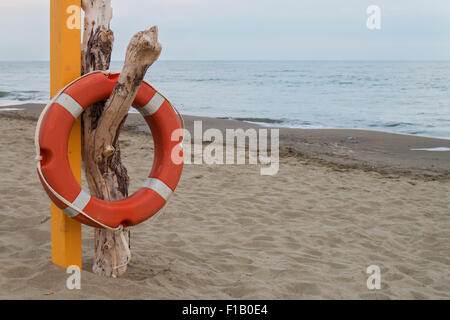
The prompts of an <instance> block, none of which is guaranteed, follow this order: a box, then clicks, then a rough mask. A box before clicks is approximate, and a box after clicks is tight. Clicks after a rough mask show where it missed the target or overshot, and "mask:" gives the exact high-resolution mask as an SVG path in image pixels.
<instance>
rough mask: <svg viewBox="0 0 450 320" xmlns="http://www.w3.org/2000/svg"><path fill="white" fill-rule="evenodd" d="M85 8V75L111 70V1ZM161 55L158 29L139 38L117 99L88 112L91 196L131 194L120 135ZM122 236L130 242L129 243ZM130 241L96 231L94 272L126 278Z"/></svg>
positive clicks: (90, 2) (93, 1)
mask: <svg viewBox="0 0 450 320" xmlns="http://www.w3.org/2000/svg"><path fill="white" fill-rule="evenodd" d="M82 7H83V10H84V12H85V19H84V34H83V43H82V74H86V73H89V72H91V71H94V70H108V69H109V65H110V60H111V51H112V47H113V43H114V34H113V32H112V31H111V29H110V21H111V19H112V8H111V0H83V1H82ZM160 53H161V45H160V44H159V43H158V28H157V27H156V26H154V27H152V28H150V29H149V30H146V31H141V32H138V33H137V34H135V35H134V36H133V38H132V39H131V41H130V43H129V45H128V48H127V53H126V58H125V63H124V66H123V69H122V72H121V74H120V76H119V80H118V82H117V84H116V86H115V88H114V90H113V92H112V94H111V96H110V97H109V98H108V99H107V100H106V101H102V102H100V103H97V104H95V105H93V106H91V107H90V108H88V109H87V110H86V112H85V113H84V114H83V118H82V121H83V138H82V141H83V163H84V167H85V173H86V179H87V182H88V185H89V190H90V192H91V194H92V195H93V196H95V197H97V198H99V199H103V200H107V201H117V200H121V199H124V198H126V197H127V196H128V185H129V177H128V174H127V170H126V168H125V167H124V166H123V165H122V162H121V156H120V146H119V140H118V137H119V133H120V130H121V128H122V126H123V123H124V122H125V119H126V117H127V114H128V111H129V109H130V107H131V104H132V102H133V100H134V98H135V97H136V94H137V91H138V89H139V87H140V85H141V82H142V80H143V79H144V76H145V74H146V72H147V70H148V68H149V67H150V66H151V65H152V64H153V62H155V61H156V60H157V59H158V57H159V55H160ZM121 233H123V234H122V235H121ZM122 236H125V239H126V241H127V242H128V244H124V241H122ZM129 239H130V232H129V230H127V229H124V230H122V231H110V230H105V229H95V234H94V242H95V243H94V249H95V256H94V263H93V272H94V273H96V274H98V275H104V276H108V277H118V276H120V275H122V274H124V273H125V271H126V270H127V265H126V263H127V260H128V253H129ZM127 246H128V247H127Z"/></svg>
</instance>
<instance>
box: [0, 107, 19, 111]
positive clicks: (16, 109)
mask: <svg viewBox="0 0 450 320" xmlns="http://www.w3.org/2000/svg"><path fill="white" fill-rule="evenodd" d="M20 110H23V109H21V108H0V111H20Z"/></svg>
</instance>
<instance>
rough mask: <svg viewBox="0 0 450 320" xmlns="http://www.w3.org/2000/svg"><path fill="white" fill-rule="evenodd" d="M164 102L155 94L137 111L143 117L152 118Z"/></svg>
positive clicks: (162, 98) (160, 96)
mask: <svg viewBox="0 0 450 320" xmlns="http://www.w3.org/2000/svg"><path fill="white" fill-rule="evenodd" d="M164 101H165V98H164V97H163V96H162V95H160V94H159V93H158V92H156V93H155V95H154V96H153V97H152V98H151V99H150V101H149V102H148V103H147V104H146V105H145V106H143V107H142V108H138V110H139V112H140V113H141V114H142V115H143V116H144V117H147V116H152V115H154V114H155V113H156V111H158V110H159V108H161V106H162V104H163V103H164Z"/></svg>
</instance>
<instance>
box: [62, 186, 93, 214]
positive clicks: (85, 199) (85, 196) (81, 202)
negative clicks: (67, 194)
mask: <svg viewBox="0 0 450 320" xmlns="http://www.w3.org/2000/svg"><path fill="white" fill-rule="evenodd" d="M89 201H91V195H90V194H89V193H87V192H85V191H84V190H83V189H82V190H81V191H80V194H79V195H78V196H77V198H76V199H75V200H74V201H73V202H72V205H73V206H74V207H76V208H79V209H80V210H84V208H86V206H87V204H88V203H89ZM63 211H64V212H65V213H66V214H67V215H68V216H69V217H71V218H73V217H76V216H77V215H78V214H79V213H78V212H77V211H76V210H73V209H72V208H71V207H67V208H65V209H64V210H63Z"/></svg>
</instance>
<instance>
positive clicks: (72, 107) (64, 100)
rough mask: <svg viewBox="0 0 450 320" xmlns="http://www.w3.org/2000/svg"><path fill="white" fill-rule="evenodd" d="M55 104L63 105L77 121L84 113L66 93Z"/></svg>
mask: <svg viewBox="0 0 450 320" xmlns="http://www.w3.org/2000/svg"><path fill="white" fill-rule="evenodd" d="M53 103H58V104H59V105H61V106H62V107H63V108H64V109H66V110H67V111H69V112H70V113H71V114H72V116H73V117H74V118H75V119H77V118H78V117H79V116H80V114H82V113H83V111H84V109H83V107H82V106H81V105H80V104H79V103H78V102H76V101H75V99H74V98H72V97H71V96H69V95H68V94H66V93H61V94H60V95H59V96H58V97H57V98H56V99H55V100H54V101H53Z"/></svg>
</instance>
